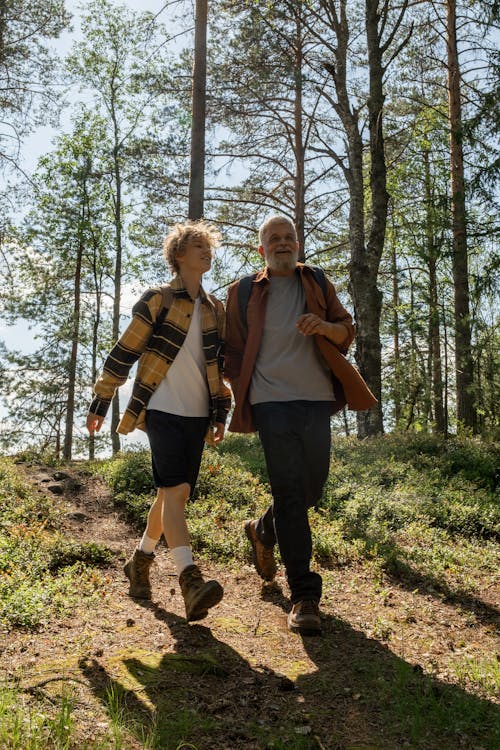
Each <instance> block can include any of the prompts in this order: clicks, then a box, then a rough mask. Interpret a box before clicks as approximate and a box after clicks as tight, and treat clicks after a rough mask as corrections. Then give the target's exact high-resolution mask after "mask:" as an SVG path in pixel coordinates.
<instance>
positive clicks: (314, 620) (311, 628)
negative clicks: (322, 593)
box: [288, 599, 321, 635]
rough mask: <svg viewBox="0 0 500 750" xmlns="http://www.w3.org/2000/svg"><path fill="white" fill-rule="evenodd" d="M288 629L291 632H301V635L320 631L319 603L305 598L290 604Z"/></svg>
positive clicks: (316, 633) (315, 633) (314, 633)
mask: <svg viewBox="0 0 500 750" xmlns="http://www.w3.org/2000/svg"><path fill="white" fill-rule="evenodd" d="M288 630H291V631H292V633H302V635H319V633H321V618H320V616H319V605H318V602H317V601H316V600H315V599H305V600H304V601H302V602H296V603H295V604H294V605H293V606H292V609H291V611H290V612H289V613H288Z"/></svg>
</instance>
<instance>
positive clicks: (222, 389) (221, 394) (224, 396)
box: [213, 298, 231, 424]
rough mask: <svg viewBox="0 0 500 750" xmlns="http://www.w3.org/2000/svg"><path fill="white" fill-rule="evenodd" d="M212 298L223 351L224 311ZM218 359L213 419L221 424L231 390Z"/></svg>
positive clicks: (227, 408) (229, 399)
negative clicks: (217, 386)
mask: <svg viewBox="0 0 500 750" xmlns="http://www.w3.org/2000/svg"><path fill="white" fill-rule="evenodd" d="M213 300H214V304H215V306H216V308H217V333H218V338H219V346H220V347H221V351H224V349H225V346H226V343H225V336H226V328H227V319H226V313H225V310H224V305H223V304H222V302H220V301H219V300H218V299H215V298H213ZM219 361H220V364H219V391H218V394H217V409H216V413H215V421H216V422H220V423H221V424H225V423H226V419H227V415H228V414H229V409H230V408H231V391H230V390H229V388H228V387H227V385H226V384H225V383H224V379H223V375H224V373H223V367H222V361H221V360H219Z"/></svg>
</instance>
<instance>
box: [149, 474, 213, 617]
mask: <svg viewBox="0 0 500 750" xmlns="http://www.w3.org/2000/svg"><path fill="white" fill-rule="evenodd" d="M190 491H191V488H190V486H189V484H187V483H185V484H179V485H177V486H176V487H162V488H161V491H160V493H161V498H162V502H163V513H162V519H163V533H164V535H165V539H166V540H167V544H168V546H169V549H170V553H171V555H172V558H173V560H174V562H175V565H176V568H177V574H178V576H179V583H180V586H181V591H182V596H183V598H184V603H185V605H186V619H187V620H188V622H189V621H192V620H202V619H203V618H204V617H206V616H207V614H208V610H209V609H210V607H213V606H215V605H216V604H218V603H219V602H220V600H221V599H222V596H223V593H224V592H223V589H222V586H221V585H220V583H217V581H204V580H203V576H202V574H201V572H200V569H199V568H198V566H197V565H195V564H194V563H193V558H192V555H191V546H190V540H189V531H188V527H187V523H186V503H187V500H188V498H189V493H190Z"/></svg>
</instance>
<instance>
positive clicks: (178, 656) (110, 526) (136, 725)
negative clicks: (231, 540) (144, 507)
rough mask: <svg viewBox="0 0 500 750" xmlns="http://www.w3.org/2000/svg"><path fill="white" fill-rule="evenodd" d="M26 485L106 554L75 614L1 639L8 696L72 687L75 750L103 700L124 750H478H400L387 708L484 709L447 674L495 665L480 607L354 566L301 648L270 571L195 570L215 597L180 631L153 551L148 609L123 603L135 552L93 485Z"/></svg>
mask: <svg viewBox="0 0 500 750" xmlns="http://www.w3.org/2000/svg"><path fill="white" fill-rule="evenodd" d="M25 470H26V471H27V473H28V476H29V478H30V481H32V482H33V483H34V484H35V485H36V486H38V487H39V488H40V489H41V490H42V491H44V492H62V494H60V495H54V497H55V501H56V502H57V503H61V505H62V508H63V510H64V513H65V520H64V525H65V532H66V533H67V535H68V537H72V538H74V539H76V540H80V541H94V542H96V543H100V544H104V545H106V546H107V547H109V548H110V549H112V550H113V551H115V552H116V556H115V559H114V562H113V564H112V565H111V566H110V567H109V568H108V569H107V570H106V576H107V583H106V587H105V592H104V594H103V596H102V597H101V599H100V601H99V602H97V603H96V604H95V605H94V606H93V607H92V608H91V609H90V610H89V609H88V608H85V607H82V609H81V610H80V611H77V612H75V613H74V615H73V616H72V617H68V618H66V619H65V620H63V621H57V622H53V623H51V625H50V626H49V627H48V628H46V629H44V630H43V632H40V633H35V634H26V633H20V632H14V633H11V634H9V635H7V636H6V640H5V643H4V644H3V654H2V666H3V669H4V670H6V671H7V672H9V673H10V674H16V675H17V676H18V677H20V681H21V684H22V686H23V687H25V688H27V689H29V690H31V691H32V692H36V691H37V690H43V691H44V694H45V695H47V696H49V697H50V695H60V693H61V685H63V684H67V685H71V686H72V687H74V689H75V690H76V695H77V696H78V700H77V705H76V709H75V710H76V713H75V717H76V721H77V724H78V726H79V727H80V729H81V737H82V745H83V744H84V741H85V742H89V741H91V740H92V738H93V737H94V738H98V737H102V736H103V735H104V734H106V733H110V732H111V729H112V721H110V718H109V715H108V714H107V712H106V710H105V707H104V702H105V700H106V697H105V696H106V691H107V695H108V698H107V700H108V702H109V696H110V695H111V696H115V699H116V702H117V703H120V701H121V704H120V705H122V708H123V709H124V710H123V711H122V713H121V714H120V716H121V719H122V720H123V721H124V720H125V714H126V721H127V725H128V727H129V728H132V731H131V732H130V733H129V734H127V735H126V740H124V742H123V744H122V745H121V747H123V748H125V750H129V749H130V750H134V749H135V748H143V747H145V746H146V745H145V744H144V741H143V740H142V739H140V738H141V732H142V733H143V734H144V732H147V731H150V727H151V725H152V724H155V726H156V731H157V735H158V737H161V738H162V739H161V741H160V740H158V742H159V743H160V744H157V745H156V746H155V747H165V748H172V749H175V748H176V747H178V745H179V742H180V740H182V739H186V740H188V741H189V742H191V743H193V744H194V745H195V746H196V748H197V749H198V750H212V749H213V750H224V749H225V748H227V749H228V750H229V749H230V750H234V749H235V748H238V749H240V748H241V749H242V750H250V748H266V747H269V748H273V747H274V748H280V747H282V748H319V749H320V750H369V749H371V750H375V749H378V750H392V749H394V750H395V749H396V748H402V747H410V748H413V747H422V748H430V749H431V748H436V749H437V748H439V749H440V750H446V748H450V750H451V748H453V749H454V750H455V748H457V747H465V748H467V750H473V748H476V749H477V750H479V749H480V748H482V749H483V750H487V746H486V745H483V744H482V739H481V729H480V727H478V731H477V736H472V735H471V734H470V732H469V733H468V734H467V733H466V734H464V735H463V741H464V743H465V744H462V742H461V741H460V742H458V741H457V738H456V737H457V736H458V735H457V736H455V735H454V736H453V737H452V736H451V735H450V734H449V733H447V732H445V731H444V730H443V729H442V728H441V729H439V730H438V729H433V728H432V727H430V728H429V730H428V732H427V734H426V736H425V741H424V740H423V739H418V740H417V739H412V735H411V731H412V730H411V729H410V727H409V723H408V722H409V719H408V716H410V715H411V712H412V710H413V709H412V708H411V707H408V706H406V707H405V706H404V705H403V706H402V707H398V705H396V704H397V700H396V698H397V696H399V699H402V698H404V699H405V700H407V701H408V700H410V699H414V700H415V701H416V700H417V699H416V697H415V696H416V695H417V694H418V695H423V694H425V692H426V691H427V692H428V685H429V680H427V678H426V675H432V677H433V680H432V686H433V688H432V689H433V690H434V691H436V695H438V696H441V697H442V699H443V700H442V701H441V702H442V703H443V704H446V705H447V706H448V707H449V708H448V710H449V711H455V710H457V709H456V708H453V706H455V705H459V704H460V701H461V702H462V703H461V704H460V705H462V704H463V705H467V706H468V707H469V708H470V707H471V706H472V707H479V708H481V707H483V708H484V705H483V704H486V701H484V700H482V698H481V696H474V695H473V694H472V692H471V690H472V688H471V686H470V685H469V686H467V684H465V682H466V678H464V677H463V675H462V676H461V679H462V684H459V677H460V675H459V674H457V669H458V666H457V665H460V664H463V663H464V662H465V661H467V660H469V659H476V660H477V661H478V662H479V661H481V659H484V657H485V655H488V654H493V653H495V649H497V651H498V641H497V639H496V633H495V618H497V616H498V611H497V610H495V608H494V592H491V591H483V592H478V594H477V597H476V598H474V599H471V601H469V602H467V601H462V602H460V603H457V602H454V603H450V602H447V601H445V600H444V599H443V597H441V596H438V595H437V594H436V592H434V591H432V590H426V587H425V586H423V585H422V586H417V587H415V588H414V589H413V590H410V587H405V586H401V585H398V584H396V583H393V582H391V581H389V580H381V579H380V574H379V573H378V572H377V573H375V572H374V570H373V569H372V567H370V564H369V563H367V562H364V563H360V564H359V565H358V566H354V567H353V566H349V567H343V568H336V569H334V570H328V571H327V570H325V571H322V572H323V575H324V584H325V596H324V600H323V602H322V609H323V613H324V621H323V626H324V633H323V636H322V637H315V638H301V637H300V636H296V635H292V634H290V633H289V632H288V631H287V629H286V612H287V609H288V603H287V598H286V596H287V587H286V582H285V579H284V577H283V575H282V571H280V575H279V576H278V578H277V581H276V582H275V583H274V584H272V585H264V586H262V585H261V581H260V579H259V578H258V576H257V575H256V573H255V572H254V570H253V569H252V568H251V567H250V566H247V565H244V566H241V567H240V568H239V569H237V570H236V569H228V568H226V567H221V566H217V565H214V564H212V563H203V564H202V567H203V570H204V572H205V574H206V575H207V576H211V577H215V578H217V580H219V581H220V582H221V583H222V585H223V586H224V590H225V596H224V599H223V601H222V602H221V604H220V605H219V606H218V607H216V608H215V609H214V610H212V611H211V613H210V614H209V617H208V618H207V619H206V620H204V621H203V622H202V623H200V624H193V625H188V624H187V623H186V622H185V620H184V609H183V603H182V598H181V595H180V591H179V588H178V585H177V580H176V576H175V574H174V570H173V565H172V563H171V561H170V559H169V556H168V554H167V551H166V550H165V548H163V547H160V549H159V551H158V553H157V555H156V560H155V564H154V565H153V568H152V583H153V590H154V597H153V602H151V603H143V604H141V603H139V602H136V601H133V600H131V599H130V598H129V597H128V596H127V593H126V592H127V585H126V581H125V579H124V576H123V573H122V569H121V568H122V565H123V561H124V559H125V556H126V555H128V554H129V553H130V552H131V551H132V550H133V548H134V545H135V543H136V541H137V537H136V533H135V532H134V531H133V530H132V529H131V528H130V527H129V526H128V524H127V523H126V522H125V521H124V519H123V517H122V516H121V515H120V513H118V512H117V510H116V508H115V507H114V506H113V502H112V500H111V498H110V494H109V491H108V490H107V489H106V488H105V487H104V485H103V484H102V483H101V482H99V480H97V479H96V478H93V477H89V476H86V475H84V474H79V473H78V472H77V471H76V470H69V471H68V476H66V477H59V479H57V480H55V481H54V480H53V472H48V471H47V469H45V468H44V467H36V466H31V467H28V468H26V469H25ZM54 485H59V489H57V487H54ZM50 486H52V489H48V488H49V487H50ZM497 624H498V620H497ZM464 681H465V682H464ZM475 690H476V692H477V687H476V688H475ZM116 696H118V697H116ZM120 696H121V697H120ZM395 712H396V713H395ZM405 716H406V717H407V718H406V719H405ZM405 722H406V723H405ZM448 736H449V741H448V740H447V739H446V737H448ZM447 742H448V744H447ZM457 742H458V744H457ZM280 743H282V744H280ZM416 743H417V744H416ZM96 746H97V740H96ZM101 747H102V746H101ZM109 747H114V745H111V744H110V745H109Z"/></svg>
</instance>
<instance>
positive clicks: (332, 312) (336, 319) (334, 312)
mask: <svg viewBox="0 0 500 750" xmlns="http://www.w3.org/2000/svg"><path fill="white" fill-rule="evenodd" d="M326 319H327V320H328V321H329V322H330V323H342V325H343V326H345V328H346V330H347V338H346V339H345V340H344V341H343V342H342V345H341V346H338V347H337V348H338V349H339V350H340V351H341V352H342V354H346V353H347V350H348V349H349V347H350V346H351V344H352V342H353V341H354V337H355V335H356V328H355V326H354V323H353V322H352V316H351V314H350V313H349V312H347V310H346V309H345V307H344V306H343V305H342V303H341V302H340V300H339V298H338V297H337V292H336V290H335V287H334V285H333V284H332V282H331V281H330V280H329V279H327V280H326Z"/></svg>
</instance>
